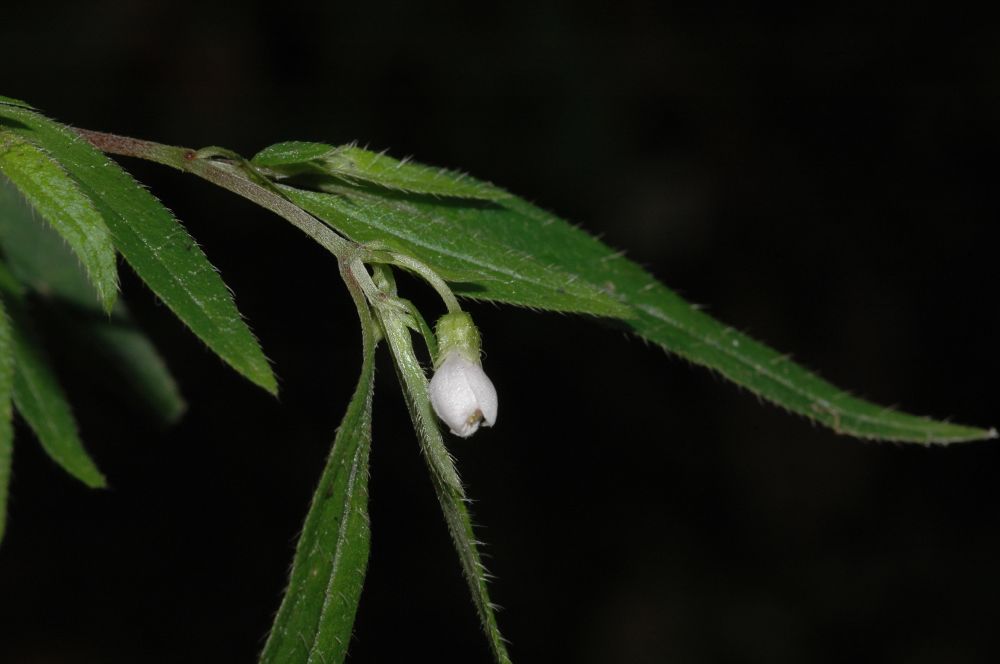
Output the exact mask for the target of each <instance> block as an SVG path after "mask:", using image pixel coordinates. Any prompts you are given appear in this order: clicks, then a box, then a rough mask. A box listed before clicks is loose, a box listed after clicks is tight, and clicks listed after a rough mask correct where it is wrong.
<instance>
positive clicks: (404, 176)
mask: <svg viewBox="0 0 1000 664" xmlns="http://www.w3.org/2000/svg"><path fill="white" fill-rule="evenodd" d="M251 162H252V163H253V164H254V165H256V166H262V167H265V168H268V169H272V170H275V171H277V172H279V173H286V174H294V173H323V174H326V175H331V176H334V177H338V178H340V179H342V180H345V181H347V182H352V183H360V182H365V183H368V184H373V185H377V186H379V187H384V188H386V189H394V190H398V191H405V192H410V193H414V194H430V195H432V196H444V197H451V198H472V199H481V200H487V201H495V200H500V199H502V198H506V197H507V196H509V195H510V194H508V193H507V192H506V191H504V190H503V189H500V188H498V187H494V186H493V185H491V184H489V183H487V182H483V181H481V180H476V179H474V178H471V177H469V176H468V175H465V174H464V173H456V172H455V171H449V170H446V169H443V168H433V167H431V166H425V165H423V164H418V163H415V162H412V161H406V160H403V161H400V160H398V159H393V158H392V157H390V156H388V155H387V154H385V153H383V152H372V151H371V150H365V149H362V148H359V147H357V146H356V145H341V146H337V147H335V146H332V145H327V144H325V143H306V142H301V141H291V142H288V143H278V144H276V145H272V146H270V147H267V148H264V149H263V150H261V151H260V152H258V153H257V154H256V155H255V156H254V158H253V159H252V160H251Z"/></svg>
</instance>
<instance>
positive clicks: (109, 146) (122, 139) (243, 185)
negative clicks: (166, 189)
mask: <svg viewBox="0 0 1000 664" xmlns="http://www.w3.org/2000/svg"><path fill="white" fill-rule="evenodd" d="M76 132H77V133H78V134H80V136H81V137H82V138H84V139H85V140H86V141H87V142H89V143H90V144H91V145H93V146H94V147H95V148H97V149H98V150H100V151H102V152H105V153H107V154H117V155H122V156H125V157H136V158H138V159H145V160H146V161H152V162H156V163H158V164H163V165H164V166H170V167H172V168H176V169H178V170H181V171H184V172H185V173H191V174H193V175H197V176H198V177H200V178H202V179H204V180H208V181H209V182H211V183H212V184H216V185H218V186H220V187H222V188H223V189H228V190H229V191H231V192H233V193H234V194H238V195H239V196H242V197H243V198H246V199H248V200H251V201H253V202H254V203H257V204H258V205H260V206H261V207H263V208H266V209H268V210H270V211H271V212H274V213H275V214H277V215H278V216H280V217H282V218H283V219H285V220H287V221H288V222H290V223H291V224H292V225H293V226H295V227H296V228H298V229H299V230H301V231H302V232H304V233H305V234H306V235H308V236H309V237H311V238H312V239H314V240H315V241H316V242H318V243H319V244H320V245H322V246H323V247H324V248H326V249H327V250H328V251H329V252H330V253H332V254H333V255H335V256H336V257H337V258H338V259H340V261H341V262H342V263H350V262H351V260H352V259H354V258H356V257H358V256H359V255H364V253H365V252H364V250H363V249H362V247H361V246H360V245H358V244H356V243H354V242H351V241H350V240H348V239H346V238H344V237H342V236H340V235H338V234H337V232H336V231H334V230H333V229H331V228H330V227H329V226H327V225H326V224H324V223H323V222H322V221H320V220H319V219H317V218H316V217H314V216H312V215H311V214H309V213H308V212H306V211H305V210H303V209H302V208H300V207H299V206H297V205H295V204H294V203H292V202H291V201H289V200H287V199H285V198H283V197H282V196H281V195H279V194H277V193H275V192H274V191H271V190H270V189H268V188H267V187H263V186H261V185H260V184H258V183H256V182H254V181H253V180H251V179H250V177H249V176H247V175H246V174H244V173H242V172H241V171H240V170H239V169H238V168H235V167H233V166H232V165H231V164H228V163H227V162H225V161H218V160H214V159H210V158H201V157H199V156H198V152H197V151H196V150H192V149H190V148H184V147H177V146H174V145H164V144H162V143H155V142H153V141H144V140H141V139H137V138H129V137H128V136H118V135H115V134H107V133H104V132H100V131H90V130H87V129H77V130H76Z"/></svg>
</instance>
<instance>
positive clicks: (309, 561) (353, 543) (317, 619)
mask: <svg viewBox="0 0 1000 664" xmlns="http://www.w3.org/2000/svg"><path fill="white" fill-rule="evenodd" d="M364 339H365V340H364V360H363V363H362V367H361V378H360V379H359V380H358V385H357V387H356V388H355V390H354V396H353V397H352V398H351V401H350V403H349V404H348V406H347V413H346V414H345V415H344V419H343V421H342V422H341V424H340V428H339V429H338V430H337V436H336V439H335V440H334V442H333V449H332V450H331V452H330V457H329V459H328V460H327V463H326V467H325V468H324V469H323V475H322V477H321V478H320V481H319V485H318V486H317V487H316V492H315V494H314V495H313V501H312V507H310V509H309V514H308V515H307V516H306V522H305V526H303V528H302V535H301V536H300V537H299V542H298V545H297V546H296V548H295V560H294V562H293V563H292V572H291V578H290V580H289V582H288V589H287V590H286V591H285V597H284V599H283V600H282V602H281V608H280V609H279V610H278V615H277V617H276V618H275V621H274V625H273V627H272V628H271V634H270V636H269V637H268V639H267V644H266V645H265V646H264V652H263V654H262V655H261V658H260V661H261V662H262V663H265V664H307V663H308V664H340V662H343V661H344V657H346V655H347V648H348V645H349V644H350V640H351V629H352V627H353V625H354V615H355V612H356V611H357V607H358V600H359V599H360V597H361V588H362V585H363V584H364V580H365V569H366V567H367V564H368V551H369V546H370V537H371V536H370V531H369V524H368V457H369V452H370V450H371V425H372V392H373V388H374V376H375V364H374V358H375V342H374V340H373V339H372V331H371V330H370V329H367V330H365V332H364Z"/></svg>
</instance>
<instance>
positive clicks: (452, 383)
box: [430, 312, 497, 438]
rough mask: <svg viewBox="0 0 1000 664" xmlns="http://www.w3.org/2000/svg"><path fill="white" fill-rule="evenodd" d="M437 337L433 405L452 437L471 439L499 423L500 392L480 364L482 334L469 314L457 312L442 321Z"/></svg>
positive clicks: (432, 379)
mask: <svg viewBox="0 0 1000 664" xmlns="http://www.w3.org/2000/svg"><path fill="white" fill-rule="evenodd" d="M437 337H438V345H439V351H438V357H437V362H435V367H436V370H435V372H434V377H433V378H431V383H430V398H431V405H432V406H433V407H434V412H435V413H437V416H438V417H440V418H441V419H442V420H443V421H444V423H445V424H447V425H448V427H449V428H450V429H451V432H452V433H453V434H455V435H456V436H461V437H462V438H468V437H469V436H471V435H472V434H474V433H475V432H476V431H477V430H478V429H479V426H480V424H482V425H483V426H488V427H490V426H493V424H494V423H495V422H496V420H497V391H496V388H494V387H493V383H492V382H490V379H489V378H488V377H487V376H486V373H485V372H484V371H483V367H482V365H481V364H480V362H479V331H478V330H477V329H476V326H475V325H474V324H473V322H472V318H471V317H470V316H469V314H467V313H465V312H456V313H450V314H445V315H444V316H442V317H441V319H440V320H439V321H438V324H437Z"/></svg>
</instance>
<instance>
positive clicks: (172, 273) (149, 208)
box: [0, 104, 277, 393]
mask: <svg viewBox="0 0 1000 664" xmlns="http://www.w3.org/2000/svg"><path fill="white" fill-rule="evenodd" d="M0 125H6V127H7V129H8V130H10V131H12V132H15V133H17V134H19V135H21V136H24V137H25V138H27V139H28V140H31V141H33V142H35V143H37V144H38V145H40V146H42V147H43V148H44V149H45V150H47V151H48V153H49V154H50V155H52V157H53V158H55V159H56V160H58V162H59V163H60V164H61V165H62V166H63V167H64V168H65V169H66V171H67V172H68V173H69V174H70V175H71V176H73V178H74V179H76V180H77V182H78V183H79V185H80V188H81V190H82V191H83V192H84V193H85V194H87V196H88V197H90V199H91V200H93V201H94V203H95V205H96V206H97V209H98V210H99V211H100V213H101V216H102V217H103V218H104V222H105V223H106V224H107V226H108V228H109V229H110V230H111V233H112V235H113V237H114V241H115V246H116V247H117V248H118V250H119V251H120V252H121V253H122V255H123V256H125V259H126V260H127V261H128V262H129V264H130V265H132V267H133V268H134V269H135V271H136V273H137V274H138V275H139V276H140V277H141V278H142V279H143V281H145V282H146V284H147V285H148V286H149V287H150V288H151V289H152V290H153V292H155V293H156V294H157V295H158V296H159V297H160V299H161V300H163V302H164V303H165V304H166V305H167V306H168V307H169V308H170V309H171V310H172V311H173V312H174V313H175V314H176V315H177V317H178V318H180V319H181V320H182V321H183V322H184V323H185V324H186V325H187V326H188V327H189V328H190V329H191V330H192V331H193V332H194V333H195V334H197V335H198V336H199V337H200V338H201V339H202V341H204V342H205V343H206V344H207V345H208V347H209V348H211V349H212V350H213V351H214V352H215V353H216V354H217V355H219V357H221V358H222V359H223V360H225V361H226V362H227V363H229V365H230V366H232V367H233V368H234V369H236V370H237V371H239V372H240V373H241V374H243V375H244V376H246V377H247V378H248V379H250V380H251V381H253V382H254V383H256V384H258V385H260V386H261V387H263V388H265V389H266V390H268V391H269V392H272V393H274V392H276V391H277V383H276V381H275V379H274V375H273V374H272V372H271V367H270V366H269V365H268V362H267V359H266V358H265V357H264V354H263V352H261V350H260V346H259V345H258V344H257V340H256V339H255V338H254V336H253V334H252V333H251V332H250V330H249V328H247V326H246V324H245V323H244V322H243V319H242V318H241V317H240V314H239V312H238V311H237V309H236V305H235V304H234V303H233V298H232V294H231V293H230V292H229V290H228V289H227V288H226V285H225V284H224V283H223V281H222V279H221V278H220V277H219V275H218V273H217V272H216V271H215V268H213V267H212V265H211V264H210V263H209V262H208V259H207V258H206V257H205V254H204V253H203V252H202V250H201V248H200V247H198V245H197V244H196V243H195V241H194V239H193V238H192V237H191V236H190V235H189V234H188V232H187V231H186V230H185V229H184V227H183V226H181V224H180V223H179V222H178V221H177V220H176V219H174V217H173V215H172V214H171V213H170V212H169V211H168V210H167V209H166V208H165V207H163V205H162V204H161V203H160V202H159V201H158V200H156V198H154V197H153V196H152V195H151V194H150V193H149V192H147V191H146V190H145V189H143V188H142V187H140V186H139V185H138V184H137V183H136V182H135V180H133V179H132V177H131V176H130V175H129V174H128V173H126V172H125V171H124V170H122V169H121V167H119V166H118V165H117V164H115V163H114V162H112V161H110V160H109V159H108V158H107V157H105V156H104V155H103V154H101V153H100V152H98V151H97V150H95V149H94V148H93V147H92V146H90V145H89V144H88V143H87V142H86V141H83V140H81V139H80V137H79V136H78V135H76V134H75V133H74V132H73V131H72V130H71V129H69V128H68V127H66V126H64V125H61V124H59V123H57V122H53V121H52V120H49V119H47V118H45V117H44V116H42V115H40V114H38V113H35V112H33V111H30V110H27V109H24V108H19V107H15V106H9V105H4V104H0Z"/></svg>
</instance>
